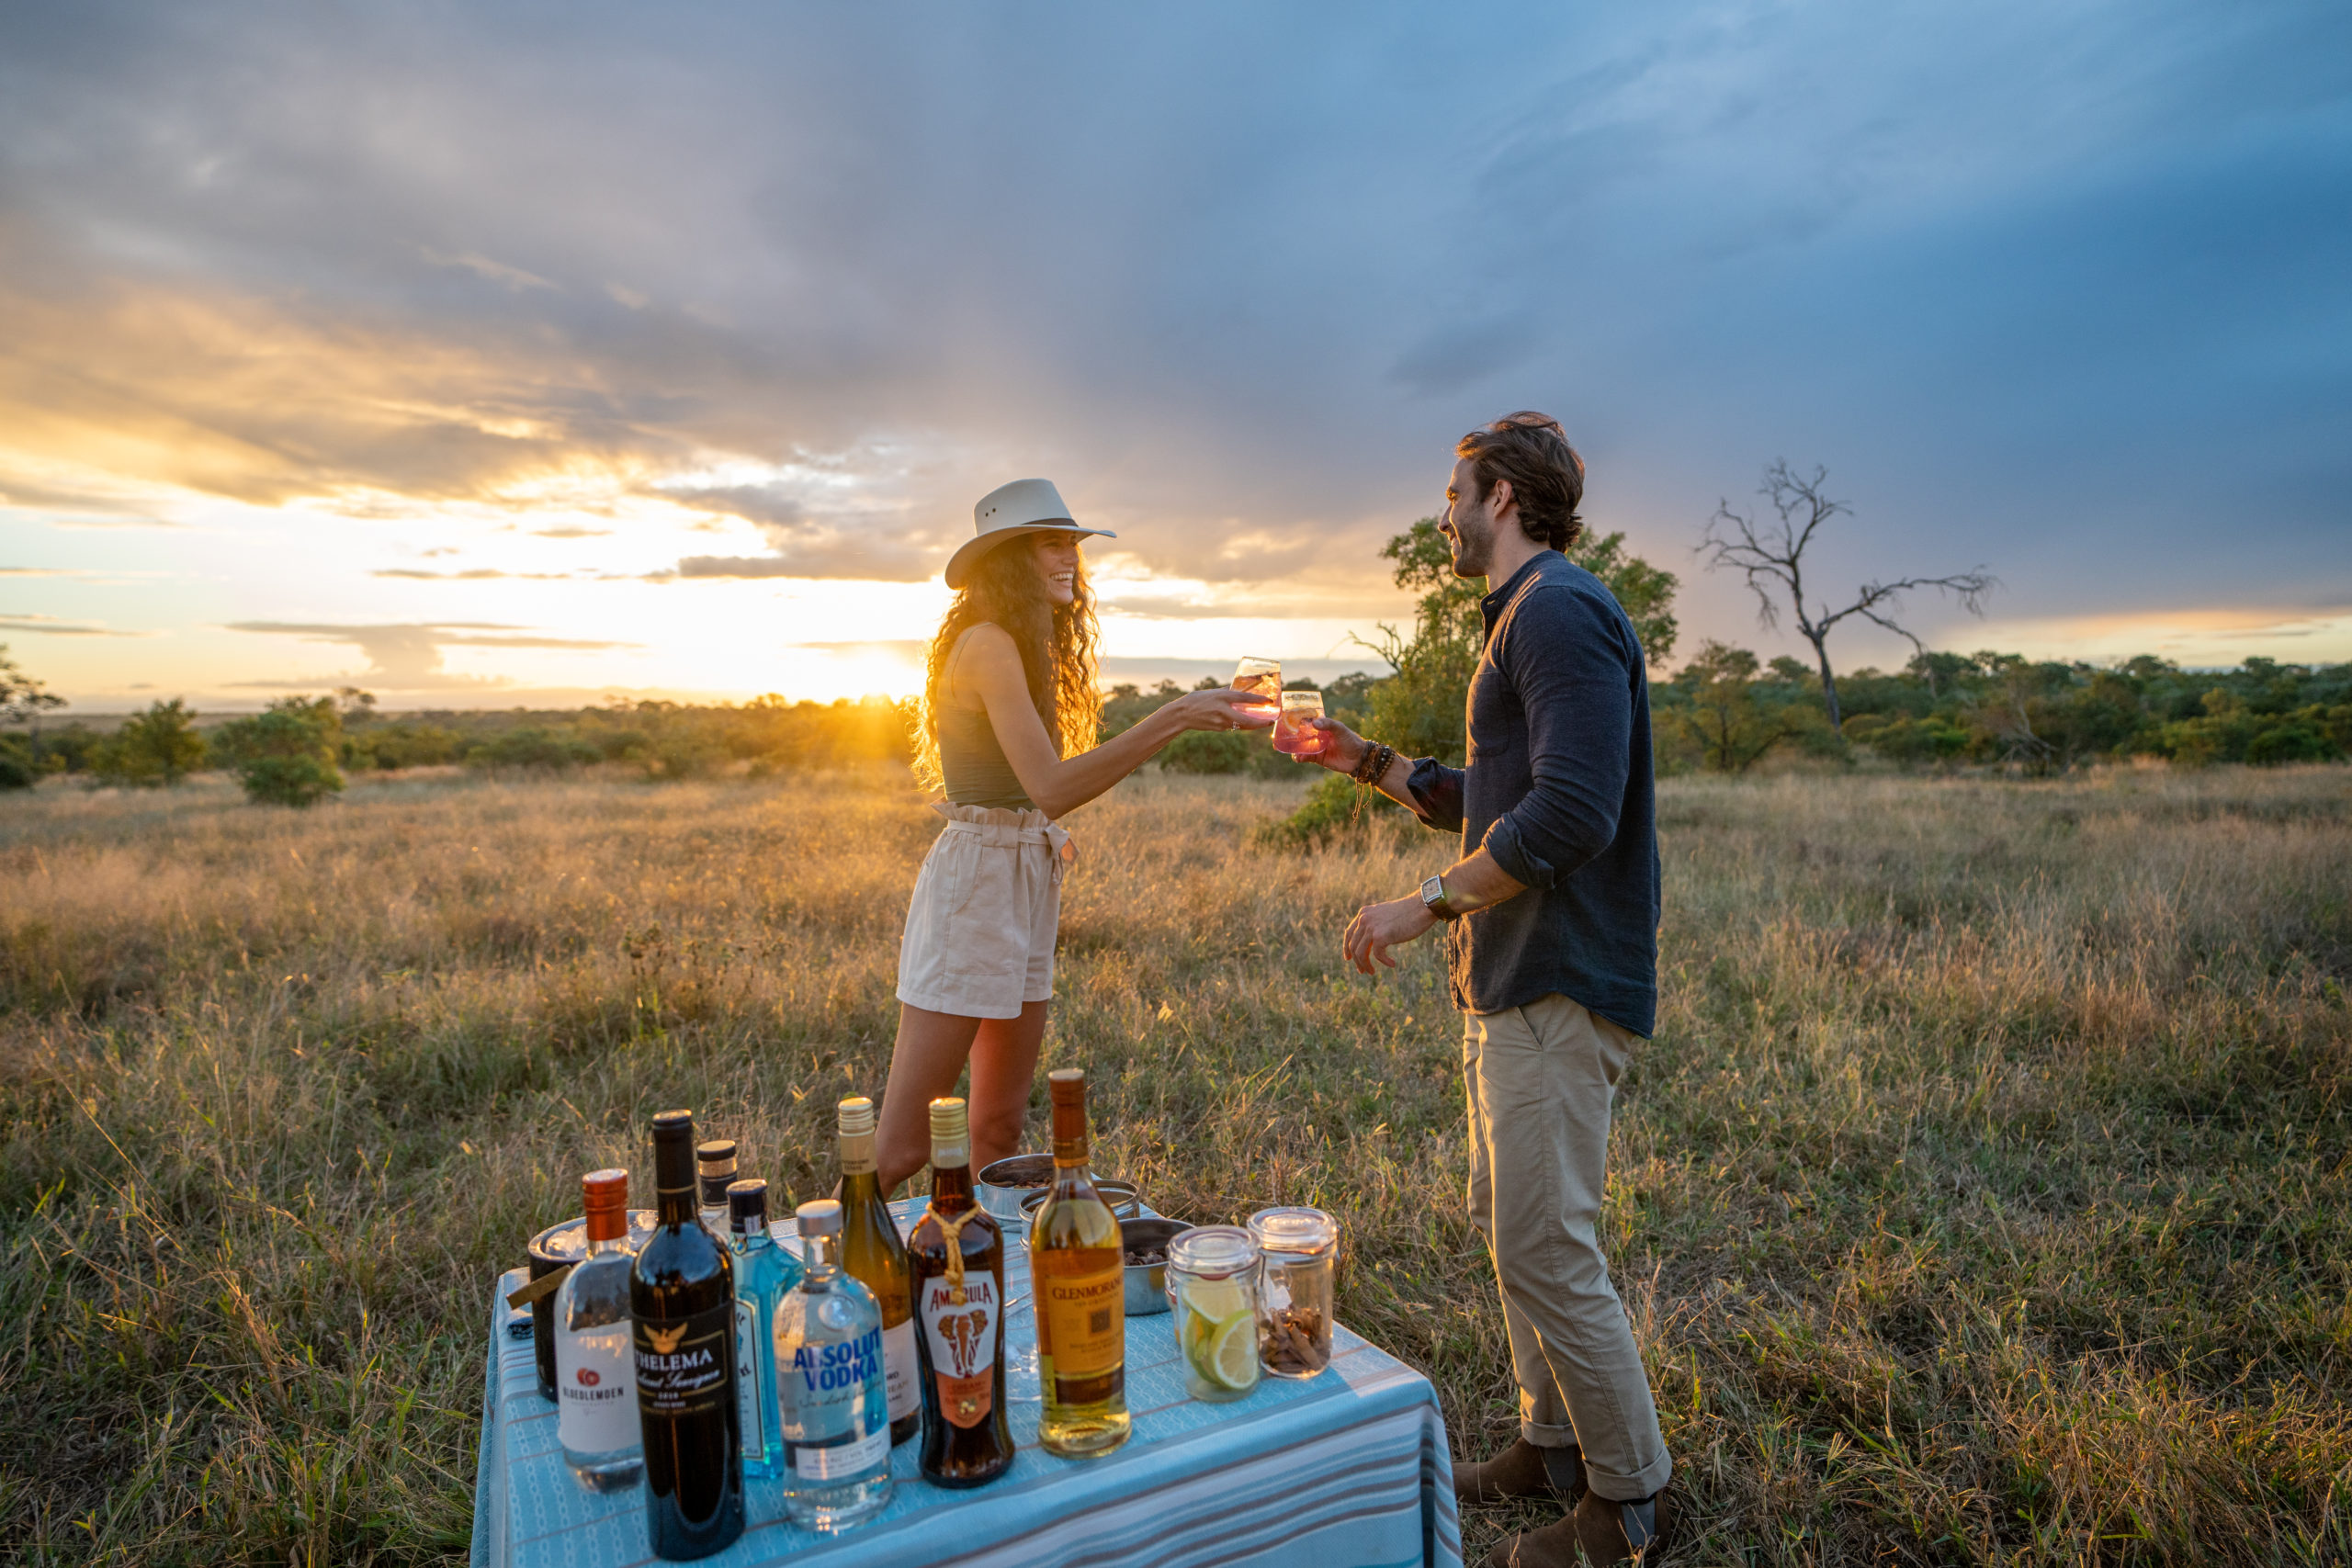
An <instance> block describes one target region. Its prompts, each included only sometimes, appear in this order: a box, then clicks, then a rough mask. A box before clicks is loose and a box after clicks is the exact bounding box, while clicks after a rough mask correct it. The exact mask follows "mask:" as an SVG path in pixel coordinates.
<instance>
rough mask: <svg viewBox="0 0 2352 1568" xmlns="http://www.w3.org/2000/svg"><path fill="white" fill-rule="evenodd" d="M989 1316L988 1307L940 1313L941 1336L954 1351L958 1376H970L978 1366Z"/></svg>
mask: <svg viewBox="0 0 2352 1568" xmlns="http://www.w3.org/2000/svg"><path fill="white" fill-rule="evenodd" d="M989 1316H990V1314H989V1310H988V1309H987V1308H986V1307H975V1308H973V1309H972V1310H971V1311H969V1312H956V1313H944V1314H941V1315H940V1318H939V1337H941V1338H942V1339H944V1340H945V1341H947V1348H948V1349H949V1350H950V1351H952V1352H953V1353H954V1358H955V1362H956V1376H957V1377H959V1378H962V1377H969V1376H971V1375H972V1372H973V1371H974V1370H975V1369H976V1368H978V1365H979V1362H980V1339H981V1337H982V1336H984V1335H986V1334H987V1333H988V1329H989Z"/></svg>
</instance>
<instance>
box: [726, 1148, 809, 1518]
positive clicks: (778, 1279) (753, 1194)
mask: <svg viewBox="0 0 2352 1568" xmlns="http://www.w3.org/2000/svg"><path fill="white" fill-rule="evenodd" d="M727 1217H728V1237H727V1245H728V1247H729V1250H730V1251H732V1252H733V1253H734V1254H735V1400H736V1407H737V1408H738V1409H739V1410H741V1412H742V1417H743V1473H744V1474H746V1475H775V1474H777V1473H779V1472H781V1471H782V1470H783V1469H784V1463H785V1456H784V1433H783V1430H782V1428H780V1427H778V1426H777V1425H776V1412H775V1314H776V1309H777V1308H778V1307H779V1306H781V1305H782V1304H783V1303H784V1297H785V1292H787V1291H789V1290H791V1289H792V1287H793V1286H794V1285H796V1284H797V1283H799V1280H800V1259H798V1258H795V1257H794V1256H793V1255H792V1254H791V1253H789V1252H786V1250H785V1249H784V1248H783V1247H778V1246H777V1245H776V1244H775V1241H774V1240H772V1239H771V1238H770V1237H769V1235H768V1184H767V1183H766V1182H764V1181H758V1180H752V1181H736V1182H730V1183H729V1184H728V1188H727Z"/></svg>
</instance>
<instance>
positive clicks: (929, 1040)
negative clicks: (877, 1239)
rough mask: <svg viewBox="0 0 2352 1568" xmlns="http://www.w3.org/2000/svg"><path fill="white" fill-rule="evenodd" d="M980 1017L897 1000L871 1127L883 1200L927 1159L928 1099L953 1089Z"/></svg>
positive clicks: (929, 1124) (929, 1114) (952, 1091)
mask: <svg viewBox="0 0 2352 1568" xmlns="http://www.w3.org/2000/svg"><path fill="white" fill-rule="evenodd" d="M980 1023H981V1021H980V1020H979V1019H977V1018H965V1017H962V1016H960V1015H959V1014H956V1013H952V1012H933V1011H932V1010H930V1009H928V1008H919V1007H909V1006H908V1005H907V1004H906V1003H904V1002H901V1003H899V1038H898V1042H897V1043H895V1044H893V1045H892V1046H891V1047H890V1079H889V1083H888V1087H886V1088H885V1089H883V1090H882V1114H881V1117H880V1121H879V1124H878V1125H877V1126H876V1129H875V1139H874V1165H875V1174H876V1176H877V1177H879V1178H880V1179H881V1182H882V1195H883V1196H884V1197H885V1198H888V1197H889V1196H890V1195H891V1194H892V1193H894V1192H896V1191H898V1190H899V1183H900V1182H902V1181H904V1180H906V1179H907V1178H908V1177H910V1176H912V1175H913V1174H914V1173H915V1172H916V1171H918V1170H921V1169H922V1168H923V1167H924V1166H926V1165H929V1164H930V1163H931V1102H932V1101H933V1100H936V1099H938V1098H939V1097H940V1096H941V1095H943V1094H954V1093H955V1092H956V1079H957V1078H960V1077H963V1076H964V1063H965V1060H966V1058H967V1057H968V1056H970V1055H971V1054H972V1036H973V1035H974V1034H975V1033H977V1032H978V1030H979V1027H980Z"/></svg>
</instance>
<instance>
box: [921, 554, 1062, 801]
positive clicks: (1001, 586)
mask: <svg viewBox="0 0 2352 1568" xmlns="http://www.w3.org/2000/svg"><path fill="white" fill-rule="evenodd" d="M1035 537H1036V536H1035V535H1034V534H1024V535H1023V536H1020V537H1018V538H1014V539H1008V540H1006V541H1005V542H1004V543H1003V544H1001V545H999V546H998V547H996V548H994V549H992V550H990V551H989V552H988V553H987V554H986V555H984V556H982V557H981V558H979V559H978V560H977V561H975V562H974V563H973V564H972V575H971V576H970V577H969V578H967V579H966V580H965V583H964V586H963V587H962V588H960V589H958V590H957V591H956V602H955V603H954V604H950V605H948V606H947V615H946V616H945V617H944V619H943V620H941V621H940V623H939V630H938V631H937V632H936V633H934V634H933V637H932V639H931V649H930V651H929V653H927V654H926V655H925V656H924V658H923V683H922V723H921V724H919V725H918V726H917V727H916V729H915V776H916V777H917V778H918V779H920V780H922V784H923V787H924V788H926V789H944V788H945V787H946V784H947V778H946V774H945V773H944V772H942V770H941V768H940V763H939V712H940V706H941V705H942V704H943V703H944V701H945V700H946V680H947V660H948V658H949V656H950V655H951V654H953V653H954V652H955V651H956V639H957V638H959V637H962V636H963V635H964V634H965V633H966V632H967V631H969V630H970V629H971V628H972V627H974V626H980V625H982V624H984V623H985V624H992V625H995V626H1001V627H1003V628H1004V630H1005V633H1006V635H1008V636H1010V637H1012V645H1013V646H1014V647H1015V648H1017V649H1020V650H1021V672H1022V674H1023V676H1024V677H1025V678H1026V679H1027V681H1028V685H1029V700H1030V701H1031V702H1033V703H1035V705H1037V716H1038V717H1039V718H1041V719H1043V720H1045V722H1046V735H1047V736H1048V737H1050V738H1051V739H1052V740H1053V742H1054V750H1055V751H1056V752H1057V754H1058V755H1061V756H1064V757H1068V756H1070V755H1072V754H1074V753H1076V752H1080V751H1084V750H1088V749H1089V748H1091V747H1092V746H1093V745H1094V743H1095V741H1096V739H1098V738H1099V734H1100V731H1101V729H1102V728H1103V693H1102V691H1101V690H1100V689H1099V688H1098V687H1097V686H1096V684H1095V678H1096V669H1095V665H1096V658H1095V644H1096V642H1097V641H1098V640H1099V638H1100V637H1101V635H1102V633H1101V628H1100V627H1099V626H1097V625H1096V622H1095V618H1094V592H1093V590H1092V589H1091V588H1090V587H1089V586H1088V585H1087V581H1086V563H1085V560H1084V559H1083V558H1080V562H1079V567H1078V571H1077V574H1076V576H1075V577H1074V578H1073V579H1072V581H1071V584H1070V586H1071V587H1072V589H1074V590H1075V594H1074V596H1073V597H1072V598H1071V600H1070V602H1069V604H1055V603H1054V602H1053V601H1052V600H1051V599H1048V598H1047V597H1046V582H1045V579H1043V578H1042V577H1040V576H1038V575H1037V567H1036V558H1035V554H1034V553H1033V551H1034V547H1033V546H1032V544H1031V541H1032V540H1033V539H1035Z"/></svg>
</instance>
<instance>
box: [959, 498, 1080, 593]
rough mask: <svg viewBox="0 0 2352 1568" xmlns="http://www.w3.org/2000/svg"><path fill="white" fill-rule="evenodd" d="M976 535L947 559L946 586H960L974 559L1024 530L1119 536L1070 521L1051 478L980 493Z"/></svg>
mask: <svg viewBox="0 0 2352 1568" xmlns="http://www.w3.org/2000/svg"><path fill="white" fill-rule="evenodd" d="M972 532H973V537H971V538H969V539H967V540H966V541H964V545H963V547H962V548H960V549H958V550H957V551H956V553H955V554H954V555H953V556H951V557H949V558H948V561H947V586H948V587H950V588H961V587H963V586H964V583H965V581H966V580H967V578H969V577H970V576H971V574H972V566H973V563H974V562H976V561H978V559H979V558H981V557H982V556H984V555H986V554H988V553H989V551H990V550H992V549H994V548H996V547H998V546H999V545H1001V544H1003V543H1004V542H1005V541H1006V540H1008V539H1012V538H1014V537H1017V536H1020V535H1023V534H1044V533H1060V534H1100V535H1102V536H1103V537H1104V538H1106V539H1115V538H1117V537H1118V536H1117V535H1116V534H1114V533H1113V532H1111V530H1110V529H1108V528H1081V527H1080V526H1079V525H1077V524H1076V523H1073V522H1072V521H1070V515H1069V507H1067V506H1065V505H1063V504H1062V492H1061V491H1057V490H1056V489H1055V488H1054V481H1053V480H1051V479H1015V480H1013V481H1012V483H1011V484H1009V485H999V486H997V487H996V489H994V490H992V491H989V492H988V494H986V495H984V496H982V497H980V501H979V504H978V505H977V506H975V507H973V508H972Z"/></svg>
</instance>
